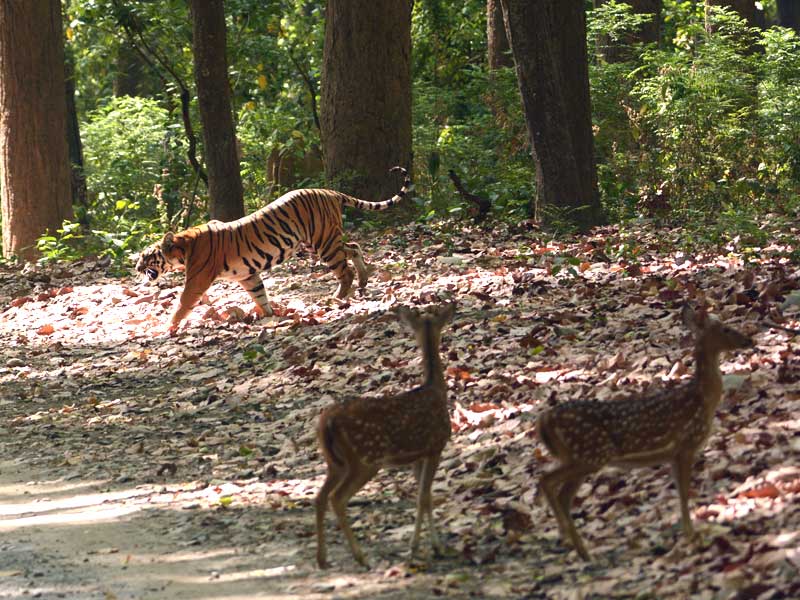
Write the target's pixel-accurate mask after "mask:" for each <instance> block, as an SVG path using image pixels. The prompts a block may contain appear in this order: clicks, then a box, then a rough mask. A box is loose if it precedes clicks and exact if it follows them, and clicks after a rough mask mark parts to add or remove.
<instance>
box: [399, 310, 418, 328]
mask: <svg viewBox="0 0 800 600" xmlns="http://www.w3.org/2000/svg"><path fill="white" fill-rule="evenodd" d="M394 312H395V314H396V315H397V317H398V318H399V319H400V320H401V321H403V322H404V323H407V324H408V325H410V326H411V327H415V326H416V325H417V324H418V323H419V316H418V315H417V313H416V311H414V310H412V309H410V308H408V307H407V306H398V307H397V308H395V309H394Z"/></svg>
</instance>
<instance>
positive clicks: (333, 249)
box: [317, 240, 363, 300]
mask: <svg viewBox="0 0 800 600" xmlns="http://www.w3.org/2000/svg"><path fill="white" fill-rule="evenodd" d="M352 252H353V251H352V250H350V249H348V248H347V247H346V245H345V244H344V243H343V242H342V241H341V240H339V241H338V243H333V244H330V246H329V247H328V248H326V249H325V251H323V252H320V251H319V250H317V254H318V255H319V257H320V258H321V259H322V260H323V261H324V262H325V264H326V265H328V268H330V270H331V271H333V274H334V275H336V278H337V279H338V280H339V287H338V288H337V289H336V293H335V294H334V296H335V297H336V298H338V299H340V300H343V299H344V298H347V295H348V294H349V293H350V288H351V287H352V286H353V279H355V276H356V274H355V272H354V271H353V269H352V267H351V266H350V265H348V264H347V258H348V257H349V256H350V255H351V253H352ZM362 263H363V261H362Z"/></svg>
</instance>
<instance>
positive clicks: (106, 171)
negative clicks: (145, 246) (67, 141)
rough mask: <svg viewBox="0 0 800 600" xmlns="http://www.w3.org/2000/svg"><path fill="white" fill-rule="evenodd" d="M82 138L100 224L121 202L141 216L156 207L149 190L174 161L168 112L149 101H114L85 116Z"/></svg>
mask: <svg viewBox="0 0 800 600" xmlns="http://www.w3.org/2000/svg"><path fill="white" fill-rule="evenodd" d="M81 134H82V137H83V144H84V156H85V159H86V184H87V187H88V191H89V195H90V201H91V204H92V209H93V211H92V212H93V213H94V214H93V215H92V216H96V217H97V218H98V219H101V220H102V215H103V214H104V213H105V212H106V211H108V209H109V208H111V207H113V203H114V202H116V201H117V200H120V199H128V200H132V201H135V202H138V203H140V204H139V207H140V209H142V210H143V211H144V212H145V213H147V212H148V208H150V209H152V208H154V204H155V202H154V200H153V188H154V187H155V185H156V184H157V183H159V182H161V179H162V170H164V169H168V168H169V167H171V166H172V162H174V161H175V159H176V158H177V157H176V156H175V154H176V153H175V150H176V149H175V148H174V146H175V145H177V144H178V142H177V137H178V135H179V133H176V132H173V131H171V130H170V129H169V115H168V113H167V111H166V110H164V109H163V108H161V107H160V106H159V104H158V102H157V101H155V100H151V99H148V98H131V97H128V96H123V97H119V98H112V99H111V100H110V101H109V103H108V104H107V105H106V106H104V107H102V108H99V109H97V110H95V111H92V112H91V113H90V114H89V118H88V120H87V122H86V123H84V124H83V125H82V128H81ZM170 146H173V147H172V148H171V147H170ZM108 212H110V213H112V214H113V211H108ZM150 212H151V214H154V211H150ZM143 216H144V215H143Z"/></svg>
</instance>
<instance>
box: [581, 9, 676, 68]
mask: <svg viewBox="0 0 800 600" xmlns="http://www.w3.org/2000/svg"><path fill="white" fill-rule="evenodd" d="M606 2H608V0H594V2H593V6H594V7H595V8H597V7H598V6H602V5H603V4H605V3H606ZM625 4H630V5H631V7H632V8H633V12H634V14H639V15H653V17H652V18H651V20H650V21H649V22H647V23H645V24H644V25H642V27H641V29H639V31H638V32H636V33H635V34H632V35H630V36H628V37H627V38H626V39H624V40H621V43H620V44H614V43H613V42H612V41H611V40H609V39H602V40H598V43H599V45H600V46H601V50H600V52H601V54H602V55H603V58H605V60H606V61H607V62H610V63H614V62H622V61H625V60H630V59H632V58H634V57H632V56H630V52H629V46H631V45H632V44H637V43H658V42H659V41H660V39H661V9H662V4H663V2H662V0H626V1H625Z"/></svg>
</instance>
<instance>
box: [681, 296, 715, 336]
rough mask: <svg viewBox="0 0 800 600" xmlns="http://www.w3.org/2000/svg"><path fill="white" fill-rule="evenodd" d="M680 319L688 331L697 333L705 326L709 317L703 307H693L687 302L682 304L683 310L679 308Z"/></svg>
mask: <svg viewBox="0 0 800 600" xmlns="http://www.w3.org/2000/svg"><path fill="white" fill-rule="evenodd" d="M681 320H682V321H683V324H684V325H686V327H688V328H689V330H690V331H692V332H694V333H697V332H698V331H701V330H703V329H705V328H706V326H707V325H708V323H709V320H710V317H709V316H708V313H707V312H706V310H705V309H704V308H698V309H695V308H694V307H693V306H692V305H691V304H689V303H688V302H687V303H686V304H684V305H683V310H681Z"/></svg>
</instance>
